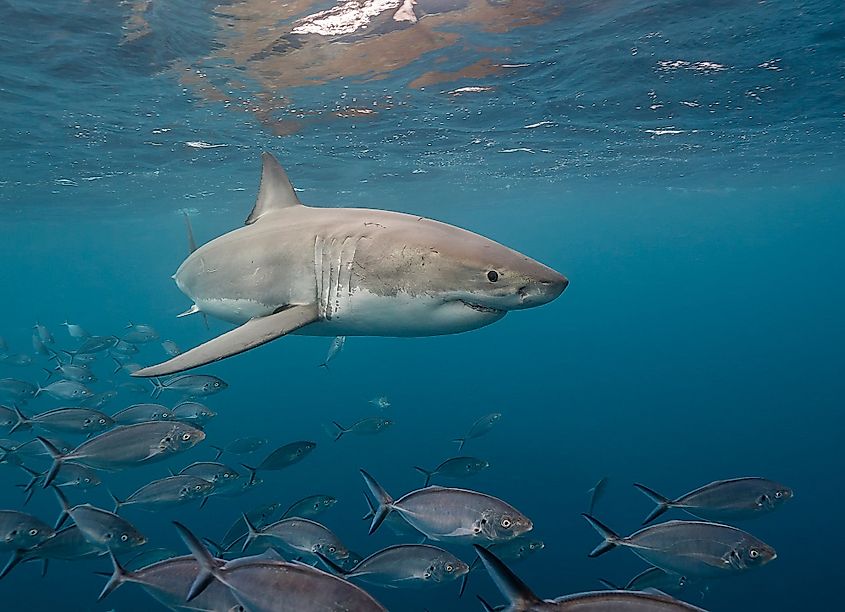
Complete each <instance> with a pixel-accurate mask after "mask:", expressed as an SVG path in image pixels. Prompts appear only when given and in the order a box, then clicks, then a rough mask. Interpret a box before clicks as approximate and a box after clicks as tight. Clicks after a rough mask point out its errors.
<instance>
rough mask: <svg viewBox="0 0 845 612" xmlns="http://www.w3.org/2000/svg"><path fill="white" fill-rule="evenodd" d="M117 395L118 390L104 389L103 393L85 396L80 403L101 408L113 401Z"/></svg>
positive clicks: (87, 406) (88, 406)
mask: <svg viewBox="0 0 845 612" xmlns="http://www.w3.org/2000/svg"><path fill="white" fill-rule="evenodd" d="M116 397H117V391H114V390H110V391H103V392H102V393H95V394H94V395H92V396H91V397H87V398H85V399H84V400H82V401H81V402H79V405H80V406H85V407H86V408H94V409H99V408H102V407H103V406H105V405H106V404H108V403H109V402H111V401H112V400H113V399H114V398H116Z"/></svg>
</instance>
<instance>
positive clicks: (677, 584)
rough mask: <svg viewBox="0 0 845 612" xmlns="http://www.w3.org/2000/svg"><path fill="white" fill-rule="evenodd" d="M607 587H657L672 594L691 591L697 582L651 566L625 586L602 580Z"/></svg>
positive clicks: (637, 588) (644, 588) (628, 588)
mask: <svg viewBox="0 0 845 612" xmlns="http://www.w3.org/2000/svg"><path fill="white" fill-rule="evenodd" d="M600 582H601V583H602V584H603V585H605V586H606V587H607V588H609V589H611V590H614V591H645V590H648V589H657V590H658V591H663V592H664V593H669V594H671V595H675V594H682V593H685V592H689V591H690V589H691V588H693V586H694V585H696V584H697V583H695V582H694V581H692V580H690V579H689V578H687V577H686V576H680V575H678V574H672V573H670V572H667V571H665V570H662V569H660V568H659V567H650V568H648V569H647V570H644V571H642V572H640V573H639V574H637V575H636V576H634V577H633V578H631V579H630V580H629V581H628V583H627V584H626V585H625V586H624V587H619V586H616V585H614V584H612V583H610V582H608V581H607V580H600Z"/></svg>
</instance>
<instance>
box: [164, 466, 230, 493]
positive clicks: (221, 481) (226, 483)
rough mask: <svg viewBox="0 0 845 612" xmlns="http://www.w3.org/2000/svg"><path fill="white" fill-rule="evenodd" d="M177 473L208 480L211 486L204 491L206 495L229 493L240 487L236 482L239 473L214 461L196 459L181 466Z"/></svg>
mask: <svg viewBox="0 0 845 612" xmlns="http://www.w3.org/2000/svg"><path fill="white" fill-rule="evenodd" d="M179 474H180V475H187V476H194V477H197V478H202V479H203V480H205V481H208V482H210V483H211V485H212V488H211V490H210V491H208V492H207V493H206V495H207V496H208V495H221V494H226V493H231V492H232V490H233V489H235V488H240V487H241V483H240V482H238V480H239V479H240V477H241V475H240V474H239V473H238V472H237V471H236V470H234V469H232V468H230V467H229V466H227V465H224V464H222V463H216V462H214V461H197V462H195V463H192V464H191V465H189V466H187V467H185V468H183V469H182V470H181V471H180V472H179Z"/></svg>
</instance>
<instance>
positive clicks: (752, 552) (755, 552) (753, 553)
mask: <svg viewBox="0 0 845 612" xmlns="http://www.w3.org/2000/svg"><path fill="white" fill-rule="evenodd" d="M748 555H749V556H750V557H751V558H752V559H756V558H757V557H759V556H760V551H758V550H757V549H756V548H752V549H751V550H750V551H749V552H748Z"/></svg>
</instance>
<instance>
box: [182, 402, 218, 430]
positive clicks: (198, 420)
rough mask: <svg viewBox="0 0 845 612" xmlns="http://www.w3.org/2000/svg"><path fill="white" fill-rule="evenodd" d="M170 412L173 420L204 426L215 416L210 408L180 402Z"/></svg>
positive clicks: (197, 403) (195, 403)
mask: <svg viewBox="0 0 845 612" xmlns="http://www.w3.org/2000/svg"><path fill="white" fill-rule="evenodd" d="M171 412H172V413H173V418H174V419H175V420H177V421H184V422H186V423H194V424H196V425H206V424H207V423H208V422H209V421H211V419H213V418H214V417H216V416H217V413H216V412H214V411H213V410H212V409H211V408H209V407H208V406H206V405H204V404H200V403H199V402H182V403H181V404H177V405H176V406H174V407H173V410H172V411H171Z"/></svg>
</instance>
